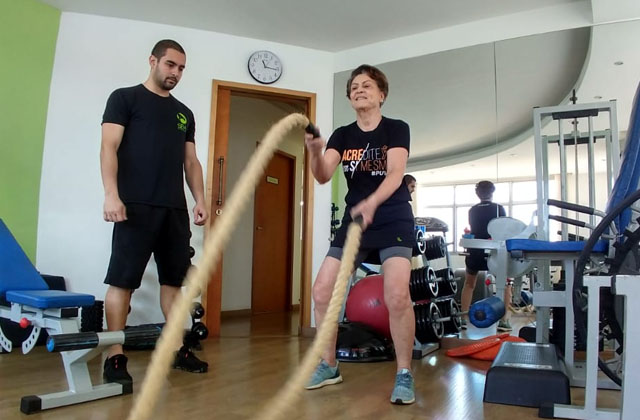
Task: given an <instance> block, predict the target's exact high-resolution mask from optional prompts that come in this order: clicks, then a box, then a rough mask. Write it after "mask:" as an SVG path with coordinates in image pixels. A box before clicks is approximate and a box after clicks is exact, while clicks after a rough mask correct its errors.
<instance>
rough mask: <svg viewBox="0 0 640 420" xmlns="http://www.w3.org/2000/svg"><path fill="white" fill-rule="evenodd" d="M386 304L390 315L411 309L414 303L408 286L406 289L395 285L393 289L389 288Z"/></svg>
mask: <svg viewBox="0 0 640 420" xmlns="http://www.w3.org/2000/svg"><path fill="white" fill-rule="evenodd" d="M384 303H385V305H387V309H388V310H389V313H394V312H401V311H404V310H406V309H407V308H410V307H411V306H412V303H411V295H410V294H409V287H408V284H407V285H406V287H401V286H400V285H394V286H393V287H389V288H387V289H386V290H385V294H384Z"/></svg>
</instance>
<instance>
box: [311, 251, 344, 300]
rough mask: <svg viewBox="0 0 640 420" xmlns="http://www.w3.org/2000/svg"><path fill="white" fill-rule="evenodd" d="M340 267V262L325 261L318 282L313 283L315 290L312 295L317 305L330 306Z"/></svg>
mask: <svg viewBox="0 0 640 420" xmlns="http://www.w3.org/2000/svg"><path fill="white" fill-rule="evenodd" d="M336 264H337V267H339V266H340V261H337V263H336V262H334V261H331V260H329V261H325V262H324V263H323V264H322V267H320V271H319V272H318V276H317V277H316V281H315V282H314V283H313V289H312V291H311V295H312V298H313V302H314V303H315V304H316V305H328V304H329V300H330V299H331V294H332V293H333V286H334V284H335V282H336V275H337V268H336V267H334V266H335V265H336Z"/></svg>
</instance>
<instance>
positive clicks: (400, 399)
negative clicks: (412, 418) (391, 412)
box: [391, 369, 416, 404]
mask: <svg viewBox="0 0 640 420" xmlns="http://www.w3.org/2000/svg"><path fill="white" fill-rule="evenodd" d="M415 401H416V397H415V392H414V389H413V376H411V372H410V371H409V369H402V370H401V371H400V372H398V373H397V374H396V384H395V385H394V387H393V392H392V393H391V403H392V404H413V403H414V402H415Z"/></svg>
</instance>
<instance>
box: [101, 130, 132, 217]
mask: <svg viewBox="0 0 640 420" xmlns="http://www.w3.org/2000/svg"><path fill="white" fill-rule="evenodd" d="M123 135H124V126H122V125H119V124H113V123H104V124H102V143H101V146H100V169H101V173H102V185H103V186H104V206H103V217H104V220H105V221H107V222H122V221H123V220H127V210H126V207H125V206H124V203H123V202H122V200H120V195H119V193H118V148H119V147H120V143H121V142H122V136H123Z"/></svg>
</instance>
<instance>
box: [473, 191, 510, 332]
mask: <svg viewBox="0 0 640 420" xmlns="http://www.w3.org/2000/svg"><path fill="white" fill-rule="evenodd" d="M495 190H496V187H495V185H493V182H491V181H480V182H478V183H477V184H476V195H477V196H478V198H479V199H480V203H478V204H476V205H475V206H473V207H471V208H470V209H469V225H470V226H471V233H472V234H473V237H474V238H475V239H490V238H489V232H487V226H488V225H489V222H490V221H491V220H493V219H495V218H497V217H505V216H506V215H507V213H506V212H505V211H504V207H502V206H501V205H500V204H496V203H493V202H492V201H491V200H492V199H493V193H494V192H495ZM468 252H469V255H467V257H466V258H465V260H464V262H465V265H466V267H467V269H466V273H465V282H464V286H463V287H462V293H461V296H460V300H461V305H460V306H461V309H462V311H463V312H467V311H469V307H470V306H471V299H472V297H473V290H474V289H475V287H476V281H477V279H478V271H486V270H487V256H486V254H485V252H484V249H477V248H471V249H469V250H468ZM504 293H505V295H504V303H505V305H507V307H508V304H509V302H510V301H511V288H510V286H508V285H507V286H506V287H505V292H504ZM507 314H508V310H507V311H506V312H505V317H504V318H503V319H502V320H500V322H499V323H498V330H501V331H511V326H510V325H509V320H508V317H507ZM465 318H466V317H465ZM466 326H467V321H466V319H463V322H462V327H463V328H466Z"/></svg>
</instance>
